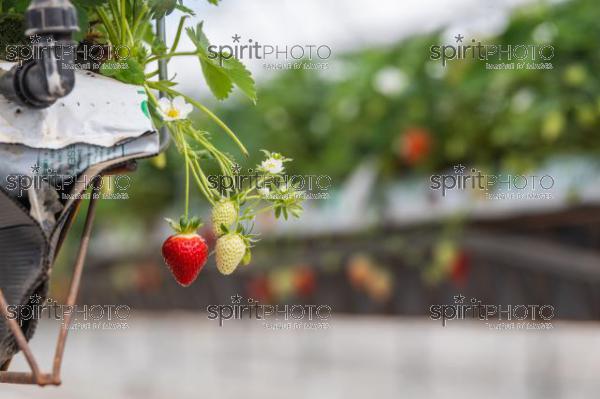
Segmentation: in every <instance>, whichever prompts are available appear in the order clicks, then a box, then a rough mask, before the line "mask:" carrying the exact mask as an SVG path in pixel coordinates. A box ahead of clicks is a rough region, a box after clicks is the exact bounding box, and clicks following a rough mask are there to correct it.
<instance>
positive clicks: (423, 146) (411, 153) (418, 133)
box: [399, 127, 433, 165]
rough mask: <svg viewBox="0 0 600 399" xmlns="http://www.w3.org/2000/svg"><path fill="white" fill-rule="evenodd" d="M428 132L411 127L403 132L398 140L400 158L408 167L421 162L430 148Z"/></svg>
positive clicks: (430, 142) (430, 141) (430, 140)
mask: <svg viewBox="0 0 600 399" xmlns="http://www.w3.org/2000/svg"><path fill="white" fill-rule="evenodd" d="M432 144H433V143H432V138H431V133H430V132H429V130H427V129H425V128H421V127H411V128H408V129H406V130H405V131H404V133H403V134H402V137H401V139H400V148H399V151H400V156H401V157H402V159H403V160H404V161H405V162H406V163H407V164H409V165H415V164H417V163H419V162H421V161H423V160H424V159H425V158H427V156H428V155H429V153H430V152H431V147H432Z"/></svg>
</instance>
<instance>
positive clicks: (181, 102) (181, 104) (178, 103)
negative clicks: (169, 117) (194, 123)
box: [173, 96, 187, 110]
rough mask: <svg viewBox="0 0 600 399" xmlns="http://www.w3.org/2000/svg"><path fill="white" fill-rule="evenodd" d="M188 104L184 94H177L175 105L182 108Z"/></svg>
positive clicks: (174, 100)
mask: <svg viewBox="0 0 600 399" xmlns="http://www.w3.org/2000/svg"><path fill="white" fill-rule="evenodd" d="M186 105H187V102H186V101H185V98H183V96H177V97H175V98H174V99H173V107H175V108H177V109H179V110H182V109H183V108H184V107H185V106H186Z"/></svg>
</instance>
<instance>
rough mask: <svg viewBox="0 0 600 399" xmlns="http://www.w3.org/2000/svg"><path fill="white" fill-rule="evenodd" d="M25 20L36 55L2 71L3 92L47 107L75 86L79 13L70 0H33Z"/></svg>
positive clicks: (0, 88)
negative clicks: (75, 41) (76, 38)
mask: <svg viewBox="0 0 600 399" xmlns="http://www.w3.org/2000/svg"><path fill="white" fill-rule="evenodd" d="M25 21H26V23H27V30H26V31H25V35H26V36H29V37H30V38H31V41H32V46H33V52H32V53H33V57H32V59H30V60H27V61H24V62H22V63H19V64H18V65H15V66H14V67H13V68H12V69H11V70H10V71H0V93H1V94H2V95H4V96H5V97H6V98H7V99H9V100H11V101H15V102H17V103H19V104H22V105H24V106H28V107H32V108H47V107H49V106H51V105H52V104H54V103H55V102H56V100H58V99H59V98H62V97H65V96H66V95H68V94H69V93H70V92H71V91H72V90H73V87H74V86H75V68H74V58H75V54H74V52H75V51H74V42H73V33H74V32H77V31H78V30H79V26H78V24H77V12H76V10H75V7H73V5H72V4H71V2H70V1H69V0H32V1H31V3H30V4H29V7H28V8H27V11H26V13H25Z"/></svg>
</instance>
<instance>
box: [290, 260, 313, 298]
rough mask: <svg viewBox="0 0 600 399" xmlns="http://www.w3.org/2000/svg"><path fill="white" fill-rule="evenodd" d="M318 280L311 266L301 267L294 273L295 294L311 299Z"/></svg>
mask: <svg viewBox="0 0 600 399" xmlns="http://www.w3.org/2000/svg"><path fill="white" fill-rule="evenodd" d="M316 286H317V279H316V277H315V272H314V271H313V269H312V268H311V267H309V266H300V267H298V268H296V270H295V271H294V292H295V293H296V295H297V296H299V297H304V298H306V297H309V296H311V295H312V294H313V293H314V292H315V288H316Z"/></svg>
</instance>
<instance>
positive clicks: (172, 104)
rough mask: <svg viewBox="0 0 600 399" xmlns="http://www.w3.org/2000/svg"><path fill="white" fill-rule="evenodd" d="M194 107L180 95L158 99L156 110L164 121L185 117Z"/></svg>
mask: <svg viewBox="0 0 600 399" xmlns="http://www.w3.org/2000/svg"><path fill="white" fill-rule="evenodd" d="M193 109H194V107H192V105H191V104H188V103H187V102H186V101H185V99H184V98H183V97H182V96H178V97H175V98H174V99H172V100H170V99H168V98H166V97H163V98H161V99H160V100H158V111H159V112H160V114H161V116H162V118H163V120H164V121H165V122H171V121H176V120H180V119H185V118H187V116H188V115H189V114H190V112H192V110H193Z"/></svg>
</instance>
